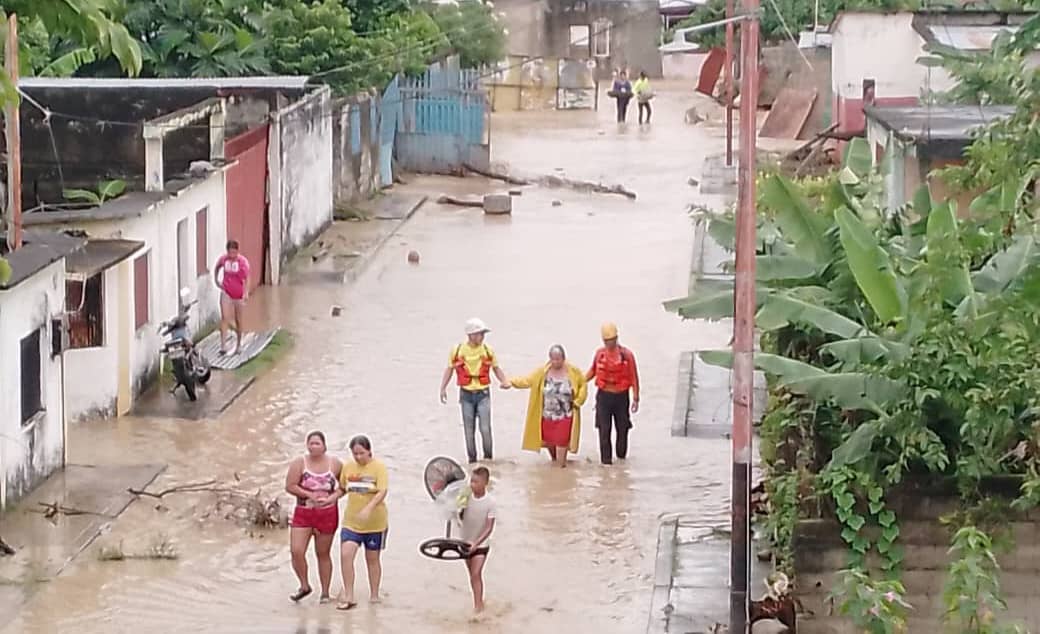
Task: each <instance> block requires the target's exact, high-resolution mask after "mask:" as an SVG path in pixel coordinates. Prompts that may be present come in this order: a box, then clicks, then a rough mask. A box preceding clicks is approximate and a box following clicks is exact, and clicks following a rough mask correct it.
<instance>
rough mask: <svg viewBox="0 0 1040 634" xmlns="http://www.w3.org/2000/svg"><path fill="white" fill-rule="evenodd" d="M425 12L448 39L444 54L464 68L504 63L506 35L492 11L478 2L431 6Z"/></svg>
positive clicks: (465, 1) (489, 7) (479, 0)
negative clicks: (453, 55) (455, 57)
mask: <svg viewBox="0 0 1040 634" xmlns="http://www.w3.org/2000/svg"><path fill="white" fill-rule="evenodd" d="M426 10H427V11H428V12H429V13H430V15H432V16H433V20H434V21H435V22H436V23H437V26H438V27H440V30H441V31H442V32H443V33H444V34H445V35H446V36H447V38H448V42H449V45H448V50H450V51H453V52H455V53H457V54H458V55H459V59H460V61H461V63H462V65H463V66H464V67H472V68H477V67H480V66H483V65H488V64H494V63H496V62H499V61H501V60H503V59H505V56H506V33H505V28H504V27H503V26H502V25H501V24H500V23H499V21H498V18H497V16H496V15H495V14H494V11H493V7H492V6H491V5H489V4H485V3H484V2H482V0H458V2H457V3H454V4H433V5H429V6H428V7H427V8H426Z"/></svg>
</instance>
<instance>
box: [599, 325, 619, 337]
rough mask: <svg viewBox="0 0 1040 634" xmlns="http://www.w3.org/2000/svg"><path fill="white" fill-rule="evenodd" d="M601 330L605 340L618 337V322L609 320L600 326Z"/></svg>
mask: <svg viewBox="0 0 1040 634" xmlns="http://www.w3.org/2000/svg"><path fill="white" fill-rule="evenodd" d="M599 332H600V334H601V335H602V336H603V339H604V340H606V339H617V324H615V323H613V322H609V321H608V322H607V323H605V324H603V325H602V326H601V327H600V329H599Z"/></svg>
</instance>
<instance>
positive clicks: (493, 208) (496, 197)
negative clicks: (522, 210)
mask: <svg viewBox="0 0 1040 634" xmlns="http://www.w3.org/2000/svg"><path fill="white" fill-rule="evenodd" d="M484 213H486V214H494V215H503V214H511V213H513V197H512V196H510V195H509V194H487V195H485V196H484Z"/></svg>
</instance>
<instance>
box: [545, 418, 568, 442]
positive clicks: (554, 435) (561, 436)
mask: <svg viewBox="0 0 1040 634" xmlns="http://www.w3.org/2000/svg"><path fill="white" fill-rule="evenodd" d="M573 423H574V419H573V418H572V417H570V416H568V417H567V418H561V419H560V420H549V419H547V418H543V419H542V445H543V446H545V447H570V445H571V426H572V424H573Z"/></svg>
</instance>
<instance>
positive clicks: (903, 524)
mask: <svg viewBox="0 0 1040 634" xmlns="http://www.w3.org/2000/svg"><path fill="white" fill-rule="evenodd" d="M957 506H958V505H957V499H956V498H955V497H952V496H925V495H904V496H902V497H900V498H899V499H898V500H895V501H891V500H890V501H889V508H891V509H892V510H893V511H895V512H896V515H897V516H898V517H899V529H900V537H899V541H898V543H899V544H900V545H902V547H903V550H904V555H905V559H904V563H903V573H902V581H903V585H904V586H905V588H906V596H905V599H906V601H907V602H908V603H909V604H910V605H911V606H913V608H914V609H913V610H911V612H910V618H909V621H908V624H907V625H908V631H909V632H913V634H943V633H944V632H946V631H947V630H944V628H943V626H942V622H941V619H942V614H943V605H942V592H943V585H944V584H945V582H946V571H947V568H948V567H949V565H950V561H951V560H950V556H949V555H948V551H949V548H950V542H951V539H952V532H951V531H952V529H951V528H949V527H947V526H946V525H944V524H942V523H941V522H940V520H939V518H940V517H942V516H943V515H946V514H948V513H950V512H951V511H953V510H955V509H956V508H957ZM1007 519H1008V527H1009V529H1010V530H1011V535H1012V537H1013V539H1014V544H1015V546H1014V549H1013V550H1012V552H1011V553H1009V554H1007V555H1002V556H999V557H998V561H999V563H1000V566H1001V570H1002V572H1001V577H1000V582H1001V589H1002V591H1003V596H1004V599H1005V600H1006V601H1007V605H1008V610H1007V612H1006V613H1004V614H1002V615H999V616H998V619H1000V620H1001V621H1002V622H1006V623H1018V624H1021V625H1024V626H1025V628H1026V630H1027V631H1030V632H1040V601H1037V599H1036V596H1037V590H1036V587H1037V586H1036V580H1037V579H1038V578H1040V513H1028V514H1009V516H1008V518H1007ZM794 553H795V555H794V557H795V562H794V563H795V575H796V579H797V594H798V597H799V599H800V600H801V601H802V604H803V605H804V606H805V608H806V609H808V610H811V611H812V612H813V613H814V615H808V614H800V615H799V616H798V632H799V634H859V632H858V631H857V630H856V629H855V628H854V627H853V626H852V623H851V621H849V620H847V619H845V618H842V617H839V616H837V615H828V606H827V603H826V600H827V596H828V595H829V594H830V593H831V591H832V590H833V589H834V588H835V587H836V585H837V576H836V574H835V573H836V572H837V571H838V570H841V569H843V568H845V567H847V565H848V549H847V548H846V546H845V544H844V543H843V542H842V540H841V536H840V529H839V527H838V524H837V522H836V521H834V520H830V519H821V520H803V521H802V522H799V524H798V527H797V528H796V530H795V536H794ZM872 557H873V559H871V560H868V563H869V564H870V565H872V566H874V565H876V564H877V559H876V553H873V552H872Z"/></svg>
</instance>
